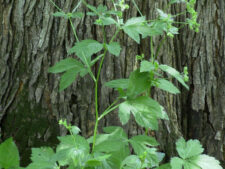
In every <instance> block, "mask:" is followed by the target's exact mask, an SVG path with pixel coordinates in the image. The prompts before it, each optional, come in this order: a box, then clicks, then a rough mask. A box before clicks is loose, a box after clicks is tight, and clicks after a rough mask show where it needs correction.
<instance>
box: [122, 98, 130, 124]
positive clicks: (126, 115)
mask: <svg viewBox="0 0 225 169" xmlns="http://www.w3.org/2000/svg"><path fill="white" fill-rule="evenodd" d="M131 109H132V107H130V103H129V102H127V101H126V102H123V103H121V104H120V106H119V118H120V122H121V123H122V125H124V124H127V122H128V121H129V119H130V112H131Z"/></svg>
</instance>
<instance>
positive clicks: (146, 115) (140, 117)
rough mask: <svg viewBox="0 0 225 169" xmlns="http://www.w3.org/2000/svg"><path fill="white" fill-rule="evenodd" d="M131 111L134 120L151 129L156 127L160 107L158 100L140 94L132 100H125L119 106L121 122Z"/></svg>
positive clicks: (124, 121) (124, 120) (126, 119)
mask: <svg viewBox="0 0 225 169" xmlns="http://www.w3.org/2000/svg"><path fill="white" fill-rule="evenodd" d="M121 106H122V107H121ZM130 112H132V114H133V115H134V117H135V120H136V122H137V123H138V124H139V125H140V126H142V127H146V128H151V129H152V130H157V129H158V121H157V118H158V115H157V114H158V113H161V107H160V105H159V103H158V102H156V101H154V100H153V99H151V98H149V97H147V96H140V97H138V98H136V99H134V100H127V101H125V102H124V103H122V104H121V105H120V106H119V116H120V119H121V120H122V122H123V124H126V122H127V121H128V120H129V119H128V116H129V114H130Z"/></svg>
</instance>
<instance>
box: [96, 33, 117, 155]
mask: <svg viewBox="0 0 225 169" xmlns="http://www.w3.org/2000/svg"><path fill="white" fill-rule="evenodd" d="M119 31H120V29H117V31H116V33H115V34H114V36H113V37H112V39H111V40H110V43H111V42H112V41H113V40H114V39H115V38H116V36H117V34H118V33H119ZM104 32H105V31H103V33H104ZM104 36H105V34H104ZM105 40H106V37H104V46H106V41H105ZM107 51H108V49H107V48H106V47H105V50H104V53H103V56H102V59H101V62H100V65H99V68H98V73H97V78H96V81H95V118H96V121H95V128H94V136H93V145H92V153H93V152H94V149H95V142H96V136H97V130H98V122H99V119H98V116H99V113H98V82H99V78H100V73H101V69H102V65H103V62H104V59H105V56H106V53H107ZM111 111H112V110H111Z"/></svg>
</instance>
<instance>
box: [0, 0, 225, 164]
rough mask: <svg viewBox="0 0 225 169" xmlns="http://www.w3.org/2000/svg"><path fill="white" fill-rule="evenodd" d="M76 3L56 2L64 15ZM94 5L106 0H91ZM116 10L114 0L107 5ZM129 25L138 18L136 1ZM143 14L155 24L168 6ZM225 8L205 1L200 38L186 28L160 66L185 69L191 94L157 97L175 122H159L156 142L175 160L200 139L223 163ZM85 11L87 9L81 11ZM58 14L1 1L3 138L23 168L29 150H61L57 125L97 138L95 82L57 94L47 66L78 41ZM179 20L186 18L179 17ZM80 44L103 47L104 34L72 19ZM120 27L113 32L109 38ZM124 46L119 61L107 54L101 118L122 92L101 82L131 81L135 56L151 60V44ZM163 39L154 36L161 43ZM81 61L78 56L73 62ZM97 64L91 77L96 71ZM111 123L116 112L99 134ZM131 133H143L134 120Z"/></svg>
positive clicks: (146, 8) (28, 2)
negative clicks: (188, 142) (185, 144)
mask: <svg viewBox="0 0 225 169" xmlns="http://www.w3.org/2000/svg"><path fill="white" fill-rule="evenodd" d="M77 2H78V0H57V1H56V4H57V5H59V6H60V7H61V8H63V10H64V11H65V12H69V11H71V10H73V8H74V7H75V5H76V4H77ZM90 3H92V4H93V5H99V4H102V3H103V1H102V0H93V1H90ZM104 3H105V4H106V5H107V6H108V7H112V4H111V3H110V2H109V1H104ZM128 4H129V5H130V9H129V10H128V11H127V12H126V13H125V16H124V19H125V20H126V19H128V18H130V17H131V16H138V12H137V10H136V9H135V8H134V6H133V4H132V1H128ZM137 4H138V6H139V7H140V9H141V11H143V14H144V15H145V16H146V17H147V18H149V19H153V18H154V17H155V16H156V8H160V9H164V8H165V7H166V6H167V4H168V1H165V0H151V1H147V0H142V1H137ZM224 6H225V2H224V1H222V0H213V1H207V0H200V1H198V2H197V5H196V9H197V11H198V12H199V19H198V20H199V22H200V24H201V28H200V32H199V33H197V34H196V33H194V32H192V31H190V30H189V29H187V28H184V29H182V30H181V32H180V34H179V35H178V36H176V37H175V38H174V39H168V40H167V42H166V43H165V44H164V46H163V48H162V51H161V52H160V57H159V58H158V60H159V62H160V63H165V64H168V65H171V66H173V67H175V68H177V69H178V70H180V71H182V70H183V67H184V66H185V65H187V66H188V69H189V74H190V81H189V86H190V90H189V91H186V90H185V89H183V88H180V89H181V91H182V94H181V95H177V96H172V95H170V94H167V93H165V92H161V91H154V93H153V97H154V98H155V99H157V100H158V101H159V102H160V103H161V104H162V105H163V106H164V107H165V109H166V111H167V113H168V114H169V117H170V121H160V129H159V131H158V132H157V133H151V134H156V137H157V138H158V140H159V141H160V143H161V149H162V151H165V152H166V153H168V155H169V156H170V155H173V154H175V149H174V146H175V145H174V142H175V140H176V139H177V138H179V137H180V136H182V135H183V136H184V137H186V138H188V139H190V138H197V139H200V140H201V142H202V143H203V145H204V148H205V150H206V151H205V153H208V154H210V155H213V156H215V157H216V158H218V159H220V160H221V161H224V160H225V102H224V100H225V85H224V84H225V69H224V67H225V57H224V56H225V49H224V46H225V44H224V43H225V34H224V31H223V30H224V29H225V17H224V13H225V8H224ZM182 9H184V6H183V5H182V4H178V5H173V6H172V7H171V8H170V9H168V12H170V13H176V12H179V11H181V10H182ZM78 10H79V11H82V12H86V11H87V9H86V8H84V6H82V7H80V8H79V9H78ZM55 11H56V9H55V8H54V6H53V5H52V4H51V3H50V2H49V1H47V0H45V1H43V0H41V1H36V0H19V1H17V0H0V32H1V33H0V50H1V51H0V67H1V71H0V86H1V88H0V134H1V140H5V139H6V138H8V137H10V136H12V137H13V138H14V140H15V141H16V144H17V145H18V147H19V150H20V154H21V161H22V165H26V164H27V163H28V162H29V160H28V159H29V156H30V154H29V153H30V148H31V147H39V146H53V147H54V146H56V144H57V138H56V137H57V136H58V135H64V134H66V131H65V129H64V128H61V127H60V126H59V125H58V120H59V119H61V118H65V119H67V120H68V122H70V123H72V124H75V125H77V126H78V127H80V128H81V131H82V135H84V136H85V137H88V136H91V135H92V133H93V128H94V121H95V106H94V90H93V88H94V84H93V82H92V80H91V78H90V77H88V76H86V77H85V78H82V79H81V78H78V79H77V80H76V81H75V82H74V83H73V84H72V86H71V87H69V88H67V89H66V90H64V91H63V92H58V86H59V79H60V75H58V74H57V75H53V74H49V73H48V68H49V67H50V66H52V65H54V64H55V63H56V62H58V61H59V60H61V59H65V58H67V57H69V56H68V54H67V50H68V49H69V48H71V47H72V46H73V45H74V43H75V38H74V36H73V33H72V29H71V27H70V25H69V22H68V20H66V19H63V18H54V17H53V16H52V13H54V12H55ZM179 19H180V20H182V19H184V18H182V17H181V18H179ZM73 23H74V25H75V27H76V28H77V34H78V37H79V39H88V38H94V39H97V40H99V41H102V39H103V35H102V33H101V29H100V28H99V27H98V26H96V25H93V23H94V20H93V17H90V16H85V17H84V18H83V19H82V20H80V19H75V20H73ZM114 31H115V29H114V28H113V27H110V28H107V38H108V39H109V38H110V37H111V36H112V35H113V33H114ZM117 39H118V41H120V42H121V46H123V47H122V50H121V55H120V57H119V58H115V57H114V56H112V55H107V57H106V60H105V61H104V66H103V70H102V72H101V79H100V88H99V89H101V90H100V93H99V110H100V112H102V111H103V110H104V109H105V108H106V107H107V106H109V105H110V104H111V103H112V102H113V100H114V99H115V98H116V95H117V93H116V92H115V91H114V90H111V89H108V88H106V87H105V86H103V84H104V83H105V82H107V81H110V80H113V79H117V78H122V77H123V78H126V77H128V76H129V74H130V72H131V71H132V70H133V69H134V68H135V66H136V65H137V64H138V63H136V61H135V56H136V54H141V53H144V54H145V56H146V57H147V58H148V57H149V51H150V49H149V46H150V44H149V39H145V40H142V42H141V45H137V44H136V43H135V42H134V41H133V40H131V39H130V38H128V37H127V36H126V35H125V34H124V33H120V35H119V36H118V38H117ZM160 40H161V39H160V38H154V45H157V44H158V42H159V41H160ZM73 57H75V56H73ZM96 69H97V65H96V66H95V67H94V68H93V72H97V70H96ZM108 125H121V124H120V123H119V120H118V116H117V111H115V112H113V113H112V114H110V115H109V116H107V117H106V118H104V119H103V121H102V122H101V123H100V126H99V129H101V128H102V127H103V126H108ZM124 128H125V129H126V131H127V132H128V135H129V136H130V135H135V134H138V133H142V132H143V129H142V128H140V127H138V126H137V125H136V124H135V122H134V121H133V120H130V121H129V124H128V125H126V126H124Z"/></svg>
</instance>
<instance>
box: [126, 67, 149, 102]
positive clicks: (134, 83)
mask: <svg viewBox="0 0 225 169" xmlns="http://www.w3.org/2000/svg"><path fill="white" fill-rule="evenodd" d="M149 87H150V77H149V73H148V72H140V71H139V69H137V70H135V71H134V72H132V73H131V74H130V77H129V84H128V88H127V96H128V97H129V98H134V97H136V96H137V95H139V94H141V93H142V92H144V91H146V90H147V89H148V88H149Z"/></svg>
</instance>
